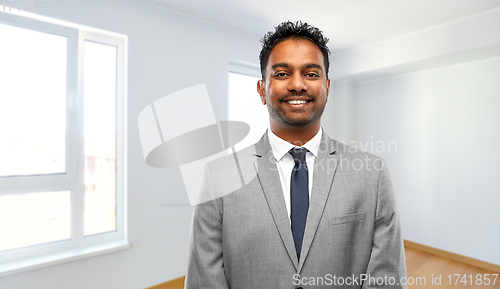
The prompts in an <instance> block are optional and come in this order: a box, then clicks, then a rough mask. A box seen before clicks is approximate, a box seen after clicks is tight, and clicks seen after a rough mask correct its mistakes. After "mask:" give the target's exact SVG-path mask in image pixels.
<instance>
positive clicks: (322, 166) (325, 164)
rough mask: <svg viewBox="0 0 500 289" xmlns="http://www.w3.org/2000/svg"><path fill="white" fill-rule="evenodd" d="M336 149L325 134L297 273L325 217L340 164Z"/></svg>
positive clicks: (319, 153)
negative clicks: (327, 202) (327, 203)
mask: <svg viewBox="0 0 500 289" xmlns="http://www.w3.org/2000/svg"><path fill="white" fill-rule="evenodd" d="M335 149H336V148H335V146H334V144H333V140H332V139H330V138H329V137H328V136H327V135H326V134H325V133H324V132H323V137H322V138H321V144H320V146H319V150H318V158H317V159H316V161H315V163H314V176H313V178H314V181H313V188H312V193H311V200H310V202H309V211H308V213H307V221H306V228H305V232H304V240H303V242H302V249H301V254H300V262H299V265H298V269H297V272H299V273H300V270H301V269H302V266H303V265H304V261H305V259H306V257H307V253H309V249H310V248H311V244H312V241H313V239H314V236H315V235H316V231H317V229H318V225H319V221H320V220H321V217H322V216H323V211H324V209H325V205H326V201H327V200H328V196H329V195H330V189H331V186H332V182H333V177H334V175H335V171H336V169H337V163H338V158H337V156H336V155H335Z"/></svg>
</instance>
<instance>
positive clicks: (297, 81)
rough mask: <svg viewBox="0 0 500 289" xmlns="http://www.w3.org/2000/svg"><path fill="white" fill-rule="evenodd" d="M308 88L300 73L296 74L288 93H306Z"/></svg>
mask: <svg viewBox="0 0 500 289" xmlns="http://www.w3.org/2000/svg"><path fill="white" fill-rule="evenodd" d="M306 90H307V86H306V83H305V82H304V79H303V78H302V75H300V73H294V74H293V75H292V77H290V82H289V83H288V91H297V92H298V91H306Z"/></svg>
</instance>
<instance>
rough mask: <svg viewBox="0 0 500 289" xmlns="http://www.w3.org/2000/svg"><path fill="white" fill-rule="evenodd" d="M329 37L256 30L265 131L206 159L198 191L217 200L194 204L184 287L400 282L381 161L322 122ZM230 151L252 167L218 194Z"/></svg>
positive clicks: (305, 28) (399, 249) (291, 28)
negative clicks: (327, 131)
mask: <svg viewBox="0 0 500 289" xmlns="http://www.w3.org/2000/svg"><path fill="white" fill-rule="evenodd" d="M327 41H328V39H326V38H325V37H324V36H323V35H322V32H321V31H319V30H318V29H317V28H315V27H312V26H310V25H307V24H303V23H301V22H296V23H292V22H284V23H282V24H280V25H279V26H277V27H276V31H275V32H274V33H271V32H270V33H268V34H267V35H266V36H265V37H264V38H263V40H262V42H263V48H262V51H261V54H260V64H261V71H262V80H260V81H259V82H258V85H257V90H258V92H259V94H260V97H261V101H262V103H263V104H265V105H267V107H268V110H269V119H270V128H271V129H270V130H268V131H267V132H266V133H265V134H264V136H263V137H262V139H261V140H260V141H259V142H258V143H256V144H255V145H254V146H251V147H249V148H247V149H244V150H242V151H240V152H238V153H236V155H232V156H227V157H224V158H221V159H218V160H216V161H213V162H211V163H209V164H208V165H207V166H206V168H205V172H204V176H203V185H202V188H201V190H202V193H203V194H205V195H211V196H213V198H212V199H213V200H212V201H208V202H205V203H203V204H200V205H198V206H196V208H195V212H194V217H193V224H192V228H191V239H190V244H189V259H188V273H187V276H186V288H189V289H194V288H214V289H221V288H237V289H242V288H266V289H267V288H273V289H275V288H301V287H302V288H332V287H333V288H336V287H338V288H346V287H347V288H373V287H379V288H406V286H405V285H403V284H401V283H402V282H401V281H403V282H404V279H403V280H401V278H402V277H406V269H405V261H404V250H403V243H402V239H401V230H400V224H399V216H398V212H397V209H396V203H395V198H394V194H393V191H392V185H391V181H390V177H389V173H388V171H387V168H386V167H385V165H384V162H383V161H382V160H381V159H380V158H378V157H376V156H374V155H371V154H368V153H365V152H361V151H357V150H355V149H354V148H352V147H347V146H346V145H344V144H342V143H339V142H337V141H334V140H332V139H330V138H329V137H328V136H327V135H326V134H325V133H324V132H323V130H322V129H321V115H322V113H323V109H324V107H325V104H326V102H327V98H328V93H329V89H330V80H329V79H328V75H327V74H328V68H329V61H328V53H329V51H328V48H327V46H326V43H327ZM234 159H237V160H238V165H239V168H238V171H239V172H240V175H241V172H251V171H254V172H255V173H254V175H255V177H254V178H252V179H251V180H248V181H245V182H243V184H242V185H241V186H240V187H238V188H237V189H235V190H234V191H233V192H232V193H230V194H225V195H223V196H221V195H220V194H219V193H220V192H221V191H223V190H225V189H227V188H226V187H225V186H227V183H228V182H231V181H232V180H233V179H234V178H233V177H230V176H234V175H237V174H235V173H234V172H233V171H232V169H229V168H230V167H234V166H230V165H229V164H230V163H231V162H232V161H234ZM360 164H361V166H360ZM242 179H243V177H242ZM217 196H221V197H217Z"/></svg>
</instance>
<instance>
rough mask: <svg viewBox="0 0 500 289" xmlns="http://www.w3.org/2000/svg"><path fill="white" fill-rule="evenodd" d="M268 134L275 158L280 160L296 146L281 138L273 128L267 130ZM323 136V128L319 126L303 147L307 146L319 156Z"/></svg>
mask: <svg viewBox="0 0 500 289" xmlns="http://www.w3.org/2000/svg"><path fill="white" fill-rule="evenodd" d="M267 136H268V138H269V144H270V145H271V149H272V150H273V155H274V158H275V159H276V160H277V161H280V160H281V159H282V158H283V157H284V156H285V155H286V154H287V153H288V152H289V151H290V150H291V149H292V148H294V147H295V146H294V145H293V144H291V143H289V142H287V141H286V140H284V139H281V138H280V137H278V136H277V135H275V134H274V133H273V132H272V131H271V129H268V130H267ZM322 136H323V128H321V127H320V128H319V131H318V132H317V133H316V135H315V136H314V137H313V138H312V139H310V140H309V141H308V142H307V143H305V144H304V145H303V146H302V147H303V148H306V149H307V150H308V151H309V152H310V153H312V154H313V155H314V156H315V157H317V156H318V150H319V144H320V143H321V137H322Z"/></svg>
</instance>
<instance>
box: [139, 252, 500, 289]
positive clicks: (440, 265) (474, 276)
mask: <svg viewBox="0 0 500 289" xmlns="http://www.w3.org/2000/svg"><path fill="white" fill-rule="evenodd" d="M405 251H406V270H407V273H408V284H409V286H408V288H411V289H417V288H418V289H424V288H432V289H434V288H436V289H438V288H447V289H452V288H454V289H455V288H457V289H458V288H483V289H493V288H494V289H497V288H498V289H500V277H498V275H500V274H499V273H498V272H492V271H488V270H486V269H481V268H478V267H475V266H471V265H467V264H464V263H460V262H457V261H454V260H451V259H448V258H445V257H440V256H437V255H433V254H430V253H427V252H424V251H420V250H417V249H414V248H409V247H405ZM454 274H458V275H454ZM478 274H480V276H481V281H480V279H479V276H478ZM486 274H490V275H489V276H488V275H486ZM491 274H497V277H498V278H497V279H496V282H495V284H494V285H493V281H494V280H495V275H491ZM450 275H451V276H450ZM439 276H441V285H438V284H437V283H438V282H437V280H439V279H436V277H439ZM448 276H450V277H448ZM464 276H465V277H464ZM457 277H459V278H458V280H457ZM485 277H487V278H489V279H490V282H489V283H490V284H489V285H485V281H486V280H485ZM461 281H462V282H461ZM471 281H472V284H471ZM424 282H425V283H424ZM481 282H482V285H477V284H481ZM486 282H487V281H486ZM476 283H477V284H476ZM411 284H413V285H411ZM183 288H184V277H180V278H177V279H175V280H172V281H169V282H166V283H163V284H159V285H156V286H153V287H150V288H148V289H183Z"/></svg>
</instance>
